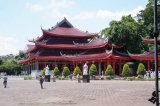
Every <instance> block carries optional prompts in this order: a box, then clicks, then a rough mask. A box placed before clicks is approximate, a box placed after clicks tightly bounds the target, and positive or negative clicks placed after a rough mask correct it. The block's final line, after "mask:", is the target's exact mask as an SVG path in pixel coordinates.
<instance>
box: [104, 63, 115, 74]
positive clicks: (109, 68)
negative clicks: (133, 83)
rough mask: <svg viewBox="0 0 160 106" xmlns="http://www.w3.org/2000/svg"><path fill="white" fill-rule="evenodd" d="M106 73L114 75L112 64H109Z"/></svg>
mask: <svg viewBox="0 0 160 106" xmlns="http://www.w3.org/2000/svg"><path fill="white" fill-rule="evenodd" d="M105 75H110V76H112V75H114V73H113V68H112V66H111V65H110V64H109V65H108V66H107V69H106V71H105Z"/></svg>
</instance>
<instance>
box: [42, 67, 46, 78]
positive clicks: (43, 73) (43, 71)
mask: <svg viewBox="0 0 160 106" xmlns="http://www.w3.org/2000/svg"><path fill="white" fill-rule="evenodd" d="M45 71H46V68H44V69H43V70H42V76H45Z"/></svg>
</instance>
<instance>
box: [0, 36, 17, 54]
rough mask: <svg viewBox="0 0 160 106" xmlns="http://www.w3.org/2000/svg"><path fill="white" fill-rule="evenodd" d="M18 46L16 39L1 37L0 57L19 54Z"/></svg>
mask: <svg viewBox="0 0 160 106" xmlns="http://www.w3.org/2000/svg"><path fill="white" fill-rule="evenodd" d="M18 45H19V43H18V40H17V39H16V38H12V37H5V36H3V37H2V36H0V55H6V54H17V53H18V51H19V50H18Z"/></svg>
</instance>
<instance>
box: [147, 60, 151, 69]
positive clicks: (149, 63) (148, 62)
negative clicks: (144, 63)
mask: <svg viewBox="0 0 160 106" xmlns="http://www.w3.org/2000/svg"><path fill="white" fill-rule="evenodd" d="M150 70H151V67H150V61H149V60H148V71H149V72H150Z"/></svg>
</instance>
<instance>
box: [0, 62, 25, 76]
mask: <svg viewBox="0 0 160 106" xmlns="http://www.w3.org/2000/svg"><path fill="white" fill-rule="evenodd" d="M21 69H22V68H21V66H20V65H18V64H17V63H16V62H15V61H14V60H8V61H5V62H4V63H3V64H2V65H0V72H6V73H7V75H18V74H20V73H21Z"/></svg>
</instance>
